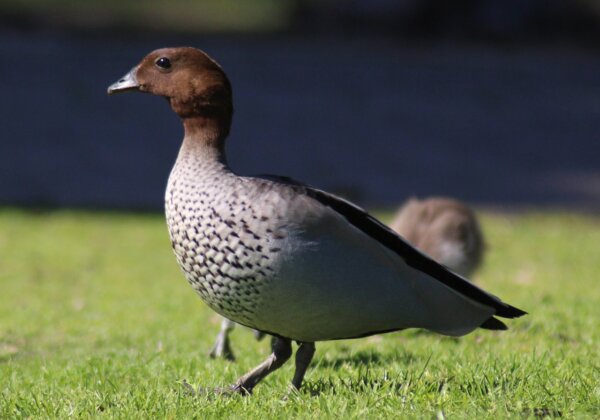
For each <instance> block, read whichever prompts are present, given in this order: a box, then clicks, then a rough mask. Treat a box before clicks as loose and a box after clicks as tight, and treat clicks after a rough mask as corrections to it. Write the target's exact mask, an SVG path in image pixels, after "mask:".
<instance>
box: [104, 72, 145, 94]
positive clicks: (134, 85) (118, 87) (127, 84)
mask: <svg viewBox="0 0 600 420" xmlns="http://www.w3.org/2000/svg"><path fill="white" fill-rule="evenodd" d="M136 70H137V69H136V68H133V69H131V71H130V72H129V73H127V74H126V75H125V76H123V77H121V78H120V79H119V80H117V81H116V82H115V83H113V84H112V85H110V86H109V87H108V90H107V93H108V94H109V95H114V94H116V93H122V92H128V91H130V90H139V88H140V85H139V83H138V81H137V78H136V77H135V73H136Z"/></svg>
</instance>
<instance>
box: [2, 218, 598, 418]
mask: <svg viewBox="0 0 600 420" xmlns="http://www.w3.org/2000/svg"><path fill="white" fill-rule="evenodd" d="M483 225H484V229H485V232H486V234H487V241H488V243H489V254H488V258H487V261H486V263H485V266H484V268H483V269H482V270H481V271H480V272H479V274H478V275H477V281H478V282H479V283H480V284H481V285H482V286H484V287H485V288H487V289H489V290H491V291H493V292H494V293H495V294H497V295H499V296H501V297H502V298H504V299H506V300H507V301H509V302H510V303H512V304H514V305H516V306H518V307H521V308H523V309H525V310H527V311H529V312H530V315H529V316H526V317H524V318H521V319H518V320H515V321H509V322H508V323H509V326H510V328H511V329H510V330H509V331H506V332H501V333H497V332H490V331H479V332H476V333H473V334H471V335H469V336H466V337H463V338H461V339H451V338H447V337H442V336H438V335H433V334H428V333H424V332H420V331H416V330H411V331H406V332H403V333H396V334H388V335H385V336H375V337H370V338H366V339H362V340H353V341H339V342H331V343H319V344H318V345H317V354H316V357H315V360H314V362H313V365H312V368H311V369H309V372H308V374H307V378H306V386H305V388H304V389H303V391H302V392H301V393H300V394H299V395H292V396H291V397H290V398H288V399H287V400H283V399H282V397H283V396H284V395H285V394H286V390H287V383H288V381H289V380H290V379H291V376H292V369H293V366H292V365H293V364H292V363H288V365H286V366H285V367H284V368H282V369H281V370H280V371H278V372H276V373H275V374H273V375H272V376H270V377H269V378H267V379H266V380H265V381H264V383H262V384H261V385H259V386H258V387H257V388H256V390H255V394H254V396H252V397H250V398H244V397H232V398H214V397H191V396H188V395H186V394H185V392H184V390H183V387H182V386H181V380H183V379H187V380H188V381H189V382H190V383H192V384H195V385H202V386H208V387H216V386H221V385H226V384H229V383H231V382H232V381H234V380H235V379H236V378H237V376H239V375H240V374H242V373H244V372H245V371H246V370H247V369H249V368H251V367H253V366H254V365H255V364H257V363H258V362H259V361H260V360H261V359H262V358H264V357H265V355H266V354H267V347H268V345H267V343H266V342H261V343H257V342H255V341H254V339H253V337H252V335H251V334H250V333H249V332H248V330H244V329H242V328H240V329H238V330H236V331H234V333H233V334H232V341H233V346H234V351H235V352H236V355H237V356H238V361H237V362H236V363H229V362H225V361H220V360H217V361H213V360H210V359H209V358H208V356H207V351H208V350H209V349H210V347H211V345H212V341H213V338H214V335H215V333H216V332H217V330H218V323H219V320H218V318H217V317H216V316H215V315H214V313H212V312H211V311H210V310H209V309H208V308H207V307H206V306H205V305H204V304H203V303H202V302H201V301H200V299H198V298H197V297H196V295H195V294H194V293H193V292H192V290H191V288H190V287H189V286H188V285H187V283H186V281H185V280H184V279H183V276H182V275H181V274H180V273H179V269H178V268H177V266H176V263H175V260H174V257H173V256H172V255H171V251H170V247H169V241H168V238H167V234H166V228H165V226H164V222H163V219H162V217H161V216H160V215H137V214H136V215H132V214H126V215H121V214H109V213H83V212H63V211H61V212H49V213H37V214H36V213H29V212H22V211H16V210H1V211H0V418H20V417H31V416H33V417H60V418H64V417H67V416H75V417H84V418H87V417H97V416H100V417H104V416H106V417H119V418H140V417H143V418H164V417H166V418H187V417H192V416H194V417H198V418H206V417H230V418H232V417H240V416H244V417H261V418H265V417H266V418H273V417H277V418H287V417H302V418H309V417H312V418H316V417H321V416H324V417H339V418H342V417H343V418H346V417H361V418H363V417H367V418H380V417H390V418H392V417H394V418H396V417H398V416H402V417H426V418H431V417H434V416H436V415H437V416H440V415H441V414H443V415H445V416H449V417H473V416H478V417H490V418H491V417H494V418H497V417H505V416H514V417H520V418H522V417H534V416H538V417H542V416H557V415H563V416H577V417H590V418H592V417H595V418H598V416H600V408H599V407H600V385H599V384H600V360H599V355H598V353H599V350H598V349H599V348H600V346H599V343H600V340H599V337H600V309H599V307H600V284H599V283H600V278H599V273H600V219H597V218H589V217H582V216H573V215H568V214H558V213H554V214H525V215H520V216H512V217H507V216H501V215H491V214H486V215H484V217H483Z"/></svg>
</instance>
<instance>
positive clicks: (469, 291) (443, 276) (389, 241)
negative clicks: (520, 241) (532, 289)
mask: <svg viewBox="0 0 600 420" xmlns="http://www.w3.org/2000/svg"><path fill="white" fill-rule="evenodd" d="M260 178H263V179H268V180H270V181H273V182H277V183H281V184H285V185H288V186H291V187H293V188H294V189H295V190H296V191H297V192H299V193H303V194H305V195H307V196H309V197H310V198H312V199H314V200H316V201H318V202H319V203H320V204H321V205H323V206H327V207H329V208H330V209H332V210H334V211H335V212H336V213H338V214H339V215H341V216H343V218H344V219H345V220H347V221H348V223H350V224H351V225H353V226H354V227H355V228H357V229H359V230H360V231H362V232H363V233H364V234H366V235H367V236H369V237H370V238H372V239H374V240H376V241H377V242H379V243H380V244H381V245H383V246H384V247H386V248H387V249H389V250H391V251H393V252H394V253H395V254H397V255H398V256H400V257H401V258H402V259H403V260H404V262H405V263H406V264H407V265H408V266H410V267H412V268H413V269H415V270H418V271H420V272H422V273H424V274H426V275H427V276H428V277H430V278H433V279H435V280H437V281H439V282H440V283H442V284H443V285H445V286H446V287H448V288H450V289H452V290H453V291H455V292H457V293H458V294H460V295H462V296H464V297H466V298H468V299H470V300H472V301H474V302H476V303H478V304H481V305H485V306H488V307H491V308H493V309H494V310H495V313H494V315H495V316H499V317H503V318H517V317H520V316H523V315H525V314H526V313H527V312H525V311H523V310H521V309H518V308H516V307H514V306H512V305H509V304H508V303H506V302H503V301H502V300H501V299H499V298H498V297H496V296H494V295H492V294H490V293H488V292H486V291H484V290H483V289H481V288H479V287H478V286H476V285H474V284H473V283H471V282H469V281H468V280H466V279H464V278H463V277H461V276H460V275H458V274H456V273H454V272H452V271H450V270H448V269H447V268H446V267H444V266H443V265H441V264H439V263H438V262H436V261H434V260H433V259H431V258H430V257H429V256H427V255H425V254H423V253H422V252H420V251H419V250H418V249H416V248H414V247H413V246H412V245H410V244H409V243H408V242H407V241H406V240H404V239H403V238H402V237H400V236H399V235H398V234H396V232H394V231H393V230H391V229H390V228H389V227H387V226H386V225H385V224H383V223H382V222H380V221H379V220H377V219H376V218H375V217H373V216H372V215H370V214H369V213H367V212H366V211H365V210H364V209H362V208H360V207H358V206H356V205H354V204H352V203H350V202H349V201H347V200H344V199H343V198H341V197H338V196H335V195H333V194H330V193H327V192H325V191H322V190H319V189H317V188H314V187H311V186H309V185H306V184H303V183H301V182H298V181H295V180H293V179H292V178H288V177H281V176H275V175H261V176H260ZM480 327H481V328H485V329H494V330H498V329H506V326H505V325H504V324H503V323H502V322H501V321H499V320H498V319H496V318H494V317H493V316H492V317H490V318H489V319H487V320H485V322H483V323H482V324H481V325H480Z"/></svg>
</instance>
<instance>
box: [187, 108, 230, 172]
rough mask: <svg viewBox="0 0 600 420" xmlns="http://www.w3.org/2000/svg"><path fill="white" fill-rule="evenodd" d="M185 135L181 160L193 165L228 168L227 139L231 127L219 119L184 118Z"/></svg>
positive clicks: (202, 117)
mask: <svg viewBox="0 0 600 420" xmlns="http://www.w3.org/2000/svg"><path fill="white" fill-rule="evenodd" d="M183 127H184V130H185V135H184V138H183V144H182V145H181V150H180V152H179V160H184V161H186V162H189V163H191V164H192V165H194V166H195V165H201V166H204V165H211V166H213V165H219V166H221V165H222V166H223V167H224V168H227V158H226V156H225V139H226V138H227V134H228V133H229V125H228V124H224V123H223V122H222V121H220V120H219V119H217V118H211V117H205V116H193V117H188V118H183Z"/></svg>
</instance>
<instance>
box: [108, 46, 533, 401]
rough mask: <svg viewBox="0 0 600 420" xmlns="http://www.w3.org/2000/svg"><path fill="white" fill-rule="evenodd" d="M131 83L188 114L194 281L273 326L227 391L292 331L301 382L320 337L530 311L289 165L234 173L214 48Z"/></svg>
mask: <svg viewBox="0 0 600 420" xmlns="http://www.w3.org/2000/svg"><path fill="white" fill-rule="evenodd" d="M133 91H138V92H145V93H150V94H153V95H156V96H160V97H163V98H166V99H167V101H168V103H169V104H170V107H171V109H172V110H173V112H175V113H176V114H177V115H178V116H179V118H180V119H181V121H182V125H183V129H184V136H183V141H182V143H181V147H180V149H179V153H178V156H177V158H176V161H175V164H174V166H173V169H172V171H171V173H170V175H169V179H168V182H167V188H166V192H165V215H166V221H167V228H168V232H169V237H170V240H171V245H172V249H173V251H174V253H175V258H176V260H177V262H178V264H179V266H180V268H181V270H182V271H183V274H184V276H185V278H186V279H187V281H188V282H189V284H190V285H191V286H192V288H193V289H194V290H195V291H196V292H197V294H198V295H199V296H200V298H201V299H202V300H203V301H204V302H205V303H206V304H207V305H208V306H209V307H210V308H211V309H213V310H214V311H216V312H217V313H219V314H220V315H222V316H224V317H225V318H227V319H229V320H231V321H234V322H236V323H238V324H241V325H244V326H246V327H249V328H252V329H255V330H258V331H262V332H264V333H265V334H269V335H271V336H273V337H275V339H274V340H273V345H272V352H271V354H270V355H269V356H268V357H267V358H266V359H265V360H264V361H263V362H261V363H260V364H259V365H258V366H256V367H255V368H254V369H252V370H250V371H249V372H247V373H246V374H244V375H242V376H241V377H240V378H239V379H238V380H237V381H235V383H234V384H232V385H231V386H229V387H226V388H220V391H219V392H221V391H222V392H223V393H226V394H243V395H248V394H251V393H252V391H253V390H254V388H255V387H256V385H257V384H258V383H260V382H261V381H262V380H263V379H264V378H265V377H266V376H268V375H269V374H271V373H272V372H274V371H276V370H277V369H279V368H280V367H281V366H282V365H284V363H285V362H287V361H288V360H289V359H290V358H291V356H292V354H293V351H292V341H295V342H296V343H297V345H298V348H297V350H296V355H295V369H294V374H293V377H292V381H291V387H292V389H294V388H295V389H300V388H301V385H302V383H303V380H304V377H305V374H306V371H307V369H308V366H309V364H310V362H311V361H312V359H313V356H314V354H315V342H319V341H329V340H340V339H354V338H361V337H366V336H370V335H374V334H382V333H387V332H392V331H399V330H404V329H408V328H421V329H426V330H430V331H433V332H436V333H439V334H443V335H448V336H462V335H465V334H468V333H470V332H472V331H474V330H476V329H478V328H483V329H488V330H504V329H507V326H506V325H505V324H504V323H503V322H502V321H501V320H500V319H499V318H508V319H510V318H517V317H520V316H522V315H524V314H525V311H523V310H521V309H519V308H517V307H515V306H512V305H510V304H508V303H506V302H504V301H502V300H501V299H499V298H497V297H495V296H494V295H491V294H489V293H488V292H486V291H484V290H483V289H481V288H479V287H478V286H476V285H474V284H473V283H470V282H469V281H467V280H465V279H464V278H463V277H461V276H460V275H458V274H456V273H453V272H452V271H450V270H448V269H447V268H446V267H444V266H443V265H441V264H439V263H437V262H435V261H434V260H433V259H431V258H430V257H428V256H427V255H426V254H424V253H422V252H421V251H419V250H417V249H416V248H414V247H413V246H411V245H410V244H409V243H408V242H407V241H406V240H404V239H403V238H402V237H400V236H399V235H398V234H397V233H396V232H394V231H393V230H391V229H390V228H389V227H387V226H386V225H384V224H383V223H381V222H380V221H379V220H377V219H376V218H375V217H373V216H372V215H370V214H369V213H367V212H366V211H365V210H363V209H362V208H360V207H359V206H356V205H354V204H353V203H351V202H349V201H346V200H344V199H342V198H340V197H337V196H335V195H333V194H330V193H328V192H326V191H323V190H321V189H318V188H314V187H312V186H310V185H307V184H304V183H301V182H298V181H295V180H293V179H291V178H289V177H285V176H274V175H257V176H242V175H238V174H236V173H235V172H234V171H233V170H232V169H231V168H230V166H229V164H228V161H227V155H226V151H225V142H226V139H227V137H228V135H229V132H230V128H231V123H232V117H233V99H232V86H231V83H230V81H229V79H228V77H227V76H226V74H225V72H224V71H223V69H222V68H221V66H220V65H219V64H217V62H216V61H215V60H213V59H212V58H210V57H209V56H208V55H207V54H206V53H205V52H203V51H201V50H199V49H196V48H193V47H175V48H161V49H158V50H155V51H152V52H150V53H149V54H148V55H146V56H145V57H144V58H142V60H141V61H140V62H139V63H138V64H137V65H135V66H134V67H133V68H132V69H131V70H130V71H129V72H127V73H126V74H125V75H124V76H123V77H121V78H120V79H118V80H117V81H116V82H115V83H113V84H112V85H110V86H109V87H108V94H109V95H112V94H116V93H123V92H133ZM274 141H275V140H274ZM279 141H285V140H284V139H280V140H279Z"/></svg>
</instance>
